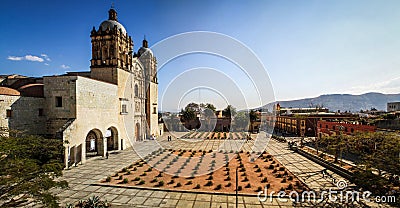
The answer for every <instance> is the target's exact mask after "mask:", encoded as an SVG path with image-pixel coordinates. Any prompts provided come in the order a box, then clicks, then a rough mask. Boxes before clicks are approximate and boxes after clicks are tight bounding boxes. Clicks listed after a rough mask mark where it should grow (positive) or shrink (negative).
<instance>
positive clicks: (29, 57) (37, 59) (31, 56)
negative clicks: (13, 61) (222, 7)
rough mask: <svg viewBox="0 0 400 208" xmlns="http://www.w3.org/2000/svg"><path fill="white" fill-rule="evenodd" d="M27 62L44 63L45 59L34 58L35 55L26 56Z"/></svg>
mask: <svg viewBox="0 0 400 208" xmlns="http://www.w3.org/2000/svg"><path fill="white" fill-rule="evenodd" d="M25 60H27V61H37V62H43V61H44V60H43V58H40V57H39V56H33V55H26V56H25Z"/></svg>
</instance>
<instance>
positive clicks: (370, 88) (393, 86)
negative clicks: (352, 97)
mask: <svg viewBox="0 0 400 208" xmlns="http://www.w3.org/2000/svg"><path fill="white" fill-rule="evenodd" d="M366 92H381V93H399V92H400V77H394V78H392V79H389V80H386V81H382V82H377V83H373V84H369V85H363V86H355V87H352V88H350V89H349V93H353V94H361V93H366Z"/></svg>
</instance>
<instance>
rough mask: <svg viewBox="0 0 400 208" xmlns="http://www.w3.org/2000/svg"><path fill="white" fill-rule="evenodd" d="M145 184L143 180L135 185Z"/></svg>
mask: <svg viewBox="0 0 400 208" xmlns="http://www.w3.org/2000/svg"><path fill="white" fill-rule="evenodd" d="M145 183H146V182H145V181H144V180H141V181H139V183H138V184H137V185H143V184H145Z"/></svg>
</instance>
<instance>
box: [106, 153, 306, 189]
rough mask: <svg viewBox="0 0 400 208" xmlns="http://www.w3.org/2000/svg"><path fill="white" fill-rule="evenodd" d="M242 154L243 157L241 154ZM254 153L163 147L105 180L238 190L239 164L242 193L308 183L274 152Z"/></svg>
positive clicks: (123, 184)
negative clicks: (289, 168) (285, 165)
mask: <svg viewBox="0 0 400 208" xmlns="http://www.w3.org/2000/svg"><path fill="white" fill-rule="evenodd" d="M238 156H239V157H238ZM251 157H254V155H252V154H251V153H246V152H240V153H233V152H230V153H228V152H207V153H205V152H191V151H184V150H178V151H168V150H163V151H160V152H158V153H155V154H153V155H152V157H148V158H144V159H145V160H146V161H147V162H145V161H144V160H141V161H137V162H135V163H133V164H132V165H130V166H129V167H126V168H124V169H123V170H121V171H119V172H118V173H116V174H115V175H112V176H109V177H108V178H107V179H106V180H103V181H102V182H103V183H109V184H118V185H122V186H144V187H157V188H161V189H175V190H196V191H205V192H209V191H213V192H225V193H234V192H235V190H236V188H235V184H236V168H237V167H239V168H238V175H239V176H238V179H239V184H238V185H239V188H238V190H239V193H251V194H257V193H258V192H259V191H260V190H264V187H265V186H267V187H268V192H269V193H270V192H271V191H275V193H278V192H279V191H285V192H287V193H289V192H290V191H293V190H296V191H298V192H302V191H304V190H307V187H306V186H305V185H304V184H302V183H301V182H300V181H299V180H298V179H297V178H296V177H295V176H294V175H293V174H292V173H290V172H289V171H288V170H287V169H286V168H284V167H283V166H282V165H281V164H280V163H279V162H278V161H277V160H275V159H274V158H273V156H272V155H270V154H268V153H265V152H264V153H263V154H262V155H261V156H260V157H258V158H257V159H254V160H251V159H250V158H251Z"/></svg>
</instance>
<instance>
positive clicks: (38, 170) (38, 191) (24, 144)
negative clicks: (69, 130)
mask: <svg viewBox="0 0 400 208" xmlns="http://www.w3.org/2000/svg"><path fill="white" fill-rule="evenodd" d="M63 152H64V147H63V144H62V141H60V140H56V139H45V138H42V137H38V136H25V135H23V136H19V137H4V136H3V137H0V207H16V206H20V205H22V204H23V203H24V202H25V201H26V200H27V199H33V200H35V201H37V202H41V203H43V204H44V205H45V206H46V207H58V203H57V201H56V200H57V197H56V196H54V195H53V194H52V193H50V192H49V190H50V189H51V188H53V187H61V188H65V187H67V182H66V181H55V179H56V178H57V177H60V176H62V170H63V168H64V164H63V162H62V160H63Z"/></svg>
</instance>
